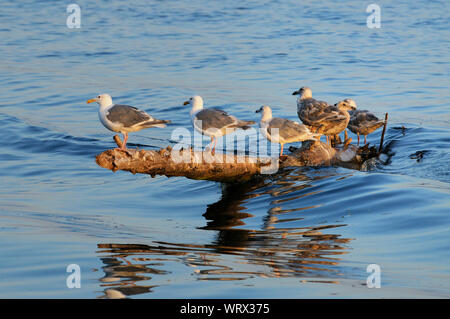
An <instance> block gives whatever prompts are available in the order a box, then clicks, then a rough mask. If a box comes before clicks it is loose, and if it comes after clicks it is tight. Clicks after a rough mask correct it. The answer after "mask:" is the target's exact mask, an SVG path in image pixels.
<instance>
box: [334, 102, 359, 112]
mask: <svg viewBox="0 0 450 319" xmlns="http://www.w3.org/2000/svg"><path fill="white" fill-rule="evenodd" d="M335 106H337V107H338V108H339V109H340V110H341V111H354V110H356V102H355V101H354V100H352V99H345V100H342V101H340V102H338V103H336V104H335Z"/></svg>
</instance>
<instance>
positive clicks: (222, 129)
mask: <svg viewBox="0 0 450 319" xmlns="http://www.w3.org/2000/svg"><path fill="white" fill-rule="evenodd" d="M188 104H189V105H190V106H191V107H192V108H191V111H190V115H191V121H192V125H193V126H194V129H195V130H196V131H197V132H199V133H201V134H202V135H208V136H209V137H211V144H210V145H211V146H212V145H213V144H214V147H213V149H212V152H211V153H212V154H213V155H214V153H215V149H216V143H217V138H218V137H221V136H223V135H225V134H228V133H231V132H233V131H235V130H237V129H243V130H247V129H249V128H250V126H249V125H252V124H255V122H254V121H241V120H238V119H237V118H236V117H234V116H232V115H229V114H228V113H227V112H225V111H222V110H219V109H215V108H211V109H206V108H203V99H202V97H201V96H198V95H196V96H193V97H191V98H190V99H189V100H188V101H186V102H184V103H183V105H188Z"/></svg>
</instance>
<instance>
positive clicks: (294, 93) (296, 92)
mask: <svg viewBox="0 0 450 319" xmlns="http://www.w3.org/2000/svg"><path fill="white" fill-rule="evenodd" d="M299 93H300V92H299V91H294V92H292V95H297V94H299Z"/></svg>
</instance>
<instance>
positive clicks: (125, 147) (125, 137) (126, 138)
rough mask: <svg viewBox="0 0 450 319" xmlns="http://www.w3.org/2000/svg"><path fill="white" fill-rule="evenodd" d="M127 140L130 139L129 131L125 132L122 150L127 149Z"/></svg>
mask: <svg viewBox="0 0 450 319" xmlns="http://www.w3.org/2000/svg"><path fill="white" fill-rule="evenodd" d="M127 141H128V133H123V144H122V148H121V149H122V150H124V151H125V150H126V149H127Z"/></svg>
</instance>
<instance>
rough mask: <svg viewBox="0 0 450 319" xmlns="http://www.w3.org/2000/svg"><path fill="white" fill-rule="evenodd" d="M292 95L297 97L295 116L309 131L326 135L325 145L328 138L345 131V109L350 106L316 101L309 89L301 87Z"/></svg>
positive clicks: (346, 117)
mask: <svg viewBox="0 0 450 319" xmlns="http://www.w3.org/2000/svg"><path fill="white" fill-rule="evenodd" d="M292 95H299V97H298V99H297V114H298V117H299V118H300V120H302V122H303V123H304V124H305V125H308V126H309V128H310V130H311V131H314V132H316V133H322V134H324V135H326V138H327V144H328V141H329V136H334V135H337V134H339V133H340V132H342V131H343V130H345V128H346V127H347V124H348V122H349V120H350V116H349V114H348V112H347V109H346V107H347V106H348V107H349V109H352V108H353V107H352V106H349V105H345V106H344V105H342V107H341V108H339V107H338V106H337V105H330V104H328V103H327V102H324V101H318V100H316V99H314V98H313V97H312V92H311V89H310V88H308V87H302V88H300V89H299V90H298V91H295V92H293V93H292Z"/></svg>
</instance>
